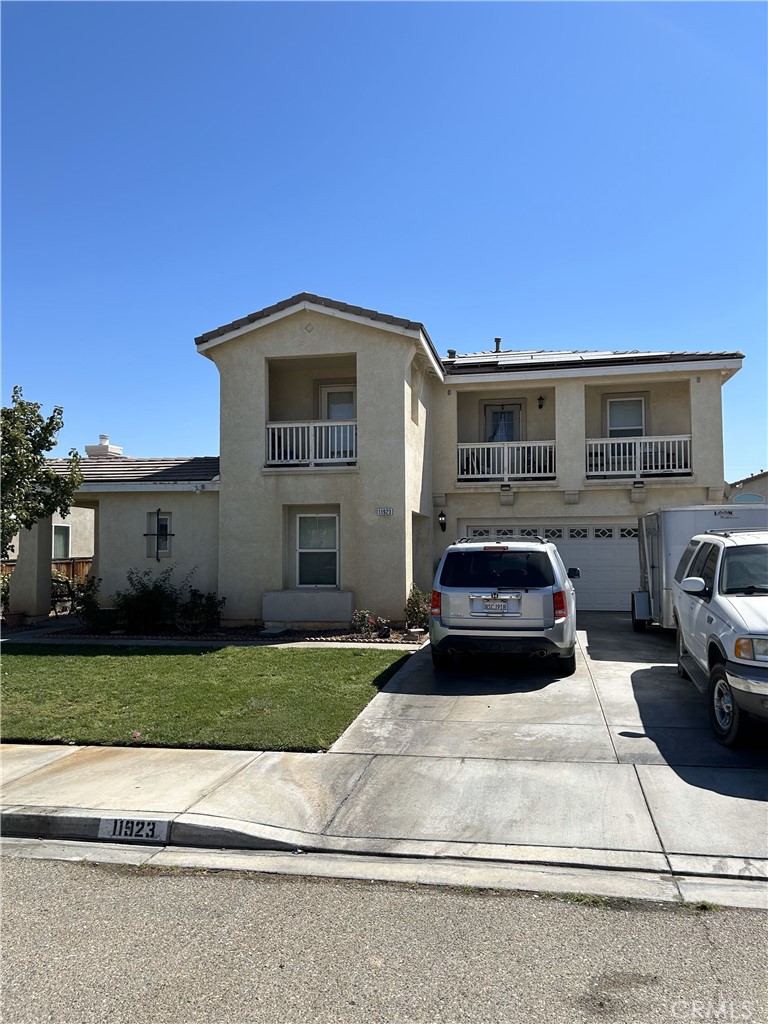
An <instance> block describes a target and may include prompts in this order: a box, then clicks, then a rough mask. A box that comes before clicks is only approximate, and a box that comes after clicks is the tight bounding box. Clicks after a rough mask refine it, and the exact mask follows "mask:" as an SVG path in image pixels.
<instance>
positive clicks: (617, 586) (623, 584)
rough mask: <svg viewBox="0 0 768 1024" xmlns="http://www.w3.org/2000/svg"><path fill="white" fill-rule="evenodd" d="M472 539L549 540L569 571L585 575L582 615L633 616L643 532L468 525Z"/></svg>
mask: <svg viewBox="0 0 768 1024" xmlns="http://www.w3.org/2000/svg"><path fill="white" fill-rule="evenodd" d="M466 535H467V536H468V537H472V538H476V539H478V540H479V539H481V538H483V537H488V538H489V539H494V540H504V539H505V538H517V539H519V540H523V539H525V538H526V537H537V536H538V537H546V539H547V540H551V541H552V542H553V543H554V544H556V545H557V549H558V551H559V552H560V557H561V558H562V560H563V562H564V563H565V565H566V567H570V566H576V567H578V568H579V569H581V579H578V580H575V581H574V585H575V587H576V604H577V607H578V608H580V609H581V610H582V611H593V612H609V611H628V609H629V602H630V594H631V593H632V591H633V590H637V588H638V586H639V581H640V563H639V557H638V549H637V526H631V525H629V524H626V525H624V524H616V523H569V524H568V525H562V526H561V525H557V524H552V523H526V524H525V525H518V524H517V523H515V524H514V525H512V524H510V523H504V522H499V523H495V524H493V525H486V524H478V525H468V526H467V528H466Z"/></svg>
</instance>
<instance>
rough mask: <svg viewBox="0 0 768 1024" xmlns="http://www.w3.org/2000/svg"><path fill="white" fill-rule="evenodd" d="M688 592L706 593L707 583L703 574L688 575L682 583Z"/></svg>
mask: <svg viewBox="0 0 768 1024" xmlns="http://www.w3.org/2000/svg"><path fill="white" fill-rule="evenodd" d="M680 586H681V587H682V588H683V591H684V592H685V593H686V594H705V593H706V591H707V584H706V583H705V582H704V580H703V579H702V578H701V576H686V577H685V579H684V580H683V582H682V583H681V584H680Z"/></svg>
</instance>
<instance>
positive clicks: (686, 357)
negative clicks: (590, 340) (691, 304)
mask: <svg viewBox="0 0 768 1024" xmlns="http://www.w3.org/2000/svg"><path fill="white" fill-rule="evenodd" d="M743 358H744V355H743V353H741V352H638V351H636V350H635V351H632V352H610V351H590V350H586V351H575V352H548V351H545V350H543V349H542V350H538V351H528V352H514V351H501V352H471V353H469V354H468V355H456V356H453V357H452V358H449V359H443V360H442V364H443V370H444V372H445V373H446V375H448V376H452V375H457V374H470V373H473V374H474V373H510V372H511V373H514V371H515V370H560V369H563V370H569V369H575V368H576V367H584V368H587V367H601V366H613V367H618V366H625V365H626V366H640V365H650V364H653V363H656V364H659V363H662V364H663V363H690V362H697V363H698V362H708V361H713V362H720V363H722V362H724V361H727V360H742V359H743Z"/></svg>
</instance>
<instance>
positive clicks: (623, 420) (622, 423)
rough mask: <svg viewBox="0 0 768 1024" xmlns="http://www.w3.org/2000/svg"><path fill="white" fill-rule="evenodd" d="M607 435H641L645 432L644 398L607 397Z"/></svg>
mask: <svg viewBox="0 0 768 1024" xmlns="http://www.w3.org/2000/svg"><path fill="white" fill-rule="evenodd" d="M607 408H608V413H607V418H608V437H642V436H643V435H644V434H645V399H644V398H641V397H637V398H609V399H608V402H607Z"/></svg>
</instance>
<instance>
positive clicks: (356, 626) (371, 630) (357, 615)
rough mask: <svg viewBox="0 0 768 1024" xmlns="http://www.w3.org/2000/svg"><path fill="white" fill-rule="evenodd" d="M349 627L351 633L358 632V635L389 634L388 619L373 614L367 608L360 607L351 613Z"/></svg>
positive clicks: (378, 635)
mask: <svg viewBox="0 0 768 1024" xmlns="http://www.w3.org/2000/svg"><path fill="white" fill-rule="evenodd" d="M349 628H350V629H351V630H352V632H353V633H359V634H360V636H369V637H387V636H389V619H383V618H382V617H381V616H380V615H374V614H373V613H372V612H369V611H368V609H367V608H360V609H357V610H356V611H354V612H353V613H352V618H351V620H350V623H349Z"/></svg>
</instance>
